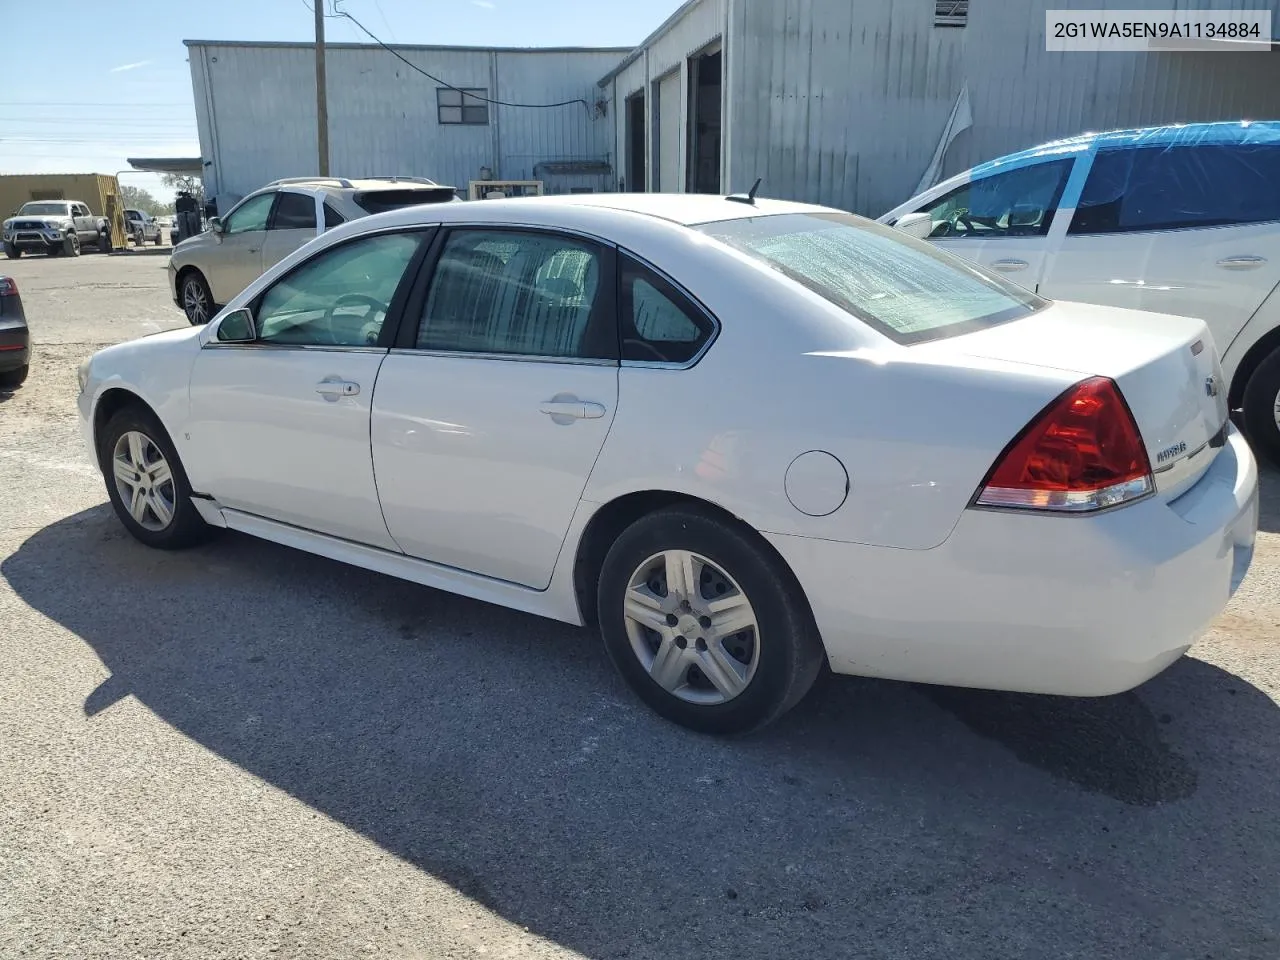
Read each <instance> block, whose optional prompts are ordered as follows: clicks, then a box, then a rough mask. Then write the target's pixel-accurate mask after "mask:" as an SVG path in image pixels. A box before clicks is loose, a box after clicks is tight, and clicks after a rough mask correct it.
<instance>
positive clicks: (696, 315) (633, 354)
mask: <svg viewBox="0 0 1280 960" xmlns="http://www.w3.org/2000/svg"><path fill="white" fill-rule="evenodd" d="M619 267H620V270H621V272H620V275H619V283H620V288H621V293H622V296H621V298H620V300H621V302H620V306H621V312H620V315H619V325H620V331H621V337H622V359H623V360H627V361H631V362H633V363H636V362H638V363H675V364H684V363H688V362H689V361H690V360H692V359H693V358H694V357H696V356H697V355H698V353H699V351H701V350H702V347H703V345H704V344H705V343H706V342H707V341H708V340H709V339H710V338H711V336H712V334H713V333H714V332H715V328H714V327H713V326H712V324H711V321H710V320H708V319H707V317H706V316H705V315H704V314H703V313H702V312H701V311H700V310H699V309H698V308H697V307H695V306H694V305H693V304H692V303H690V302H689V298H688V297H686V296H684V294H682V293H680V291H678V290H677V289H676V288H675V287H673V286H672V285H671V284H670V283H668V282H667V281H666V280H665V279H663V278H662V277H660V276H658V275H657V274H656V273H654V272H653V271H652V270H650V269H649V268H648V267H646V266H644V265H643V264H641V263H638V262H636V261H635V260H633V259H631V258H630V257H628V256H626V255H625V254H624V255H622V256H621V257H620V261H619Z"/></svg>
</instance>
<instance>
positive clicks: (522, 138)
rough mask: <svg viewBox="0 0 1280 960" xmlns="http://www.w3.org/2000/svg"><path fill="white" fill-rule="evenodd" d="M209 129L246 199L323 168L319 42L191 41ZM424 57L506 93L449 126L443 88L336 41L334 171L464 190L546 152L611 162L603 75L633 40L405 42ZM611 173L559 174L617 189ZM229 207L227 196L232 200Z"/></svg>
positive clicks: (508, 174)
mask: <svg viewBox="0 0 1280 960" xmlns="http://www.w3.org/2000/svg"><path fill="white" fill-rule="evenodd" d="M187 46H188V52H189V59H190V63H191V75H192V84H193V87H194V92H195V102H196V119H197V128H198V130H199V135H200V146H201V152H202V155H203V157H204V160H205V161H206V162H207V163H208V166H206V168H205V169H206V186H207V189H208V192H209V193H210V194H212V195H214V196H219V197H227V198H234V197H236V196H243V195H244V194H246V193H248V192H249V191H251V190H254V189H256V188H258V187H260V186H262V185H263V184H264V183H267V182H269V181H270V180H273V179H276V178H279V177H291V176H307V175H312V174H315V173H316V172H317V170H318V162H319V161H318V157H317V146H316V102H315V51H314V47H313V46H312V45H311V44H272V43H217V42H204V41H188V42H187ZM396 50H397V52H398V53H400V54H401V55H402V56H404V57H405V58H406V59H407V60H409V61H410V62H411V63H413V64H414V65H415V66H417V67H419V68H420V69H422V70H425V71H427V72H428V73H430V74H432V75H434V76H436V77H439V78H441V79H442V80H444V81H446V82H447V83H449V84H452V85H454V86H458V87H478V88H484V89H486V90H488V91H489V93H488V96H489V97H490V98H492V99H496V100H505V101H509V102H514V103H535V104H545V103H554V102H559V101H567V100H575V99H578V100H582V101H584V102H582V103H572V104H568V105H566V106H563V107H556V108H551V109H536V110H535V109H526V108H517V107H500V106H496V105H490V108H489V123H488V124H487V125H485V126H479V125H476V126H468V125H461V124H440V123H439V122H438V119H437V110H436V90H437V88H438V87H439V86H440V84H438V83H436V82H435V81H433V80H430V79H428V78H427V77H425V76H423V75H422V74H420V73H417V72H416V71H415V70H412V69H410V68H409V67H408V66H406V65H405V64H404V63H402V62H401V61H400V60H398V59H396V57H394V56H393V55H392V54H390V53H388V52H387V51H385V50H383V49H381V48H379V47H372V46H363V45H354V44H331V45H329V47H328V49H327V52H326V61H327V80H328V83H327V87H328V97H329V104H328V106H329V169H330V172H331V173H332V174H333V175H335V176H347V177H360V176H372V175H394V174H398V175H402V176H423V177H428V178H430V179H432V180H436V181H438V182H440V183H448V184H451V185H453V186H455V187H457V188H458V189H459V190H464V191H465V189H466V187H467V183H468V181H470V180H474V179H477V178H478V177H479V175H480V169H481V168H482V167H488V168H489V169H490V170H491V171H492V173H493V175H494V177H497V178H504V179H531V178H533V173H532V171H533V168H534V166H535V165H536V164H537V163H540V162H544V161H563V160H595V161H608V162H612V159H613V158H612V149H613V135H612V123H611V121H609V120H608V119H607V109H608V105H607V104H601V103H600V102H599V101H601V100H602V99H604V98H603V92H602V91H601V90H600V89H599V87H598V86H597V84H596V81H597V79H598V78H599V77H600V75H601V74H602V73H603V72H605V71H607V70H609V69H610V68H611V67H613V66H614V65H615V64H617V63H618V62H619V60H621V58H622V57H623V55H624V54H625V52H626V51H624V50H578V49H558V50H491V49H482V48H467V47H453V48H450V47H396ZM611 181H612V177H598V176H597V177H595V178H588V179H587V180H585V181H584V180H583V179H582V178H570V179H568V180H566V181H565V183H563V184H560V183H551V182H549V183H548V187H549V189H552V190H554V189H559V188H564V189H567V188H568V186H569V185H573V186H580V185H583V184H584V183H586V184H587V185H592V186H595V187H596V188H597V189H603V188H605V187H607V186H609V184H610V182H611ZM220 205H221V202H220Z"/></svg>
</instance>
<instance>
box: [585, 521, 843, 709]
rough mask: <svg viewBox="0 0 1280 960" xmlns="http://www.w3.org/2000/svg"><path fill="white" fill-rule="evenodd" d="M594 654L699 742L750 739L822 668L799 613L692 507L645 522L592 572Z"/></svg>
mask: <svg viewBox="0 0 1280 960" xmlns="http://www.w3.org/2000/svg"><path fill="white" fill-rule="evenodd" d="M597 593H598V596H597V609H598V613H599V620H600V630H601V634H602V636H603V638H604V644H605V649H606V650H607V651H608V653H609V657H610V659H611V660H612V661H613V663H614V665H615V666H616V667H617V668H618V671H619V672H620V673H621V674H622V676H623V678H624V679H625V680H626V681H627V684H628V685H629V686H630V687H631V689H632V690H633V691H634V692H635V693H636V694H637V695H638V696H639V697H640V699H641V700H643V701H644V702H645V703H647V704H648V705H649V706H650V707H652V708H653V709H654V710H655V711H656V712H657V713H659V714H661V715H662V716H663V717H666V718H667V719H668V720H671V721H674V722H675V723H678V724H680V725H682V726H685V727H689V728H690V729H693V730H697V731H700V732H703V733H715V734H734V733H746V732H748V731H751V730H755V729H759V728H760V727H763V726H765V725H766V724H768V723H771V722H772V721H774V720H776V719H777V718H778V717H780V716H782V714H784V713H785V712H786V711H787V710H789V709H791V708H792V707H793V706H795V705H796V704H797V703H798V702H799V701H800V699H801V698H802V697H803V696H804V695H805V693H807V692H808V690H809V688H810V687H811V686H812V685H813V682H814V680H815V679H816V678H817V676H818V672H819V670H820V669H821V667H822V661H823V656H824V651H823V646H822V641H821V638H820V637H819V635H818V630H817V627H816V625H815V624H814V622H813V615H812V614H811V612H810V611H809V606H808V603H807V602H806V600H805V598H804V595H803V593H802V591H801V589H800V586H799V584H798V583H796V581H795V578H794V576H793V575H792V574H791V572H790V570H788V569H787V568H786V567H785V565H784V564H783V563H782V561H781V560H780V559H779V558H778V557H777V556H776V555H775V554H773V552H772V551H771V550H769V548H768V545H767V544H765V543H763V542H762V541H760V540H759V538H758V537H756V536H755V535H754V534H753V533H752V532H751V531H748V530H744V529H743V528H741V527H739V526H738V525H736V524H734V523H733V522H731V521H728V520H725V519H722V518H721V517H719V516H717V515H715V514H713V513H711V512H710V511H703V510H700V509H697V508H693V507H681V508H673V509H669V510H662V511H658V512H656V513H653V514H650V515H648V516H646V517H643V518H641V519H640V520H637V521H636V522H635V523H633V524H632V525H631V526H630V527H628V528H627V529H626V530H625V531H623V533H622V534H621V536H619V537H618V539H617V540H616V541H615V542H614V544H613V546H612V547H611V548H610V550H609V553H608V555H607V556H606V557H605V561H604V565H603V567H602V568H601V571H600V581H599V585H598V590H597Z"/></svg>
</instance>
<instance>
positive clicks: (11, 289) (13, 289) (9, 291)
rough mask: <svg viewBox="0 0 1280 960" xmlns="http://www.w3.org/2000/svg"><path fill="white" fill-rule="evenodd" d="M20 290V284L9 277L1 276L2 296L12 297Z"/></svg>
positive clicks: (0, 295)
mask: <svg viewBox="0 0 1280 960" xmlns="http://www.w3.org/2000/svg"><path fill="white" fill-rule="evenodd" d="M17 292H18V285H17V284H16V283H14V282H13V280H11V279H10V278H9V277H0V297H11V296H13V295H14V294H16V293H17Z"/></svg>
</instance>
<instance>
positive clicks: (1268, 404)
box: [1242, 350, 1280, 466]
mask: <svg viewBox="0 0 1280 960" xmlns="http://www.w3.org/2000/svg"><path fill="white" fill-rule="evenodd" d="M1278 404H1280V350H1275V351H1273V352H1272V353H1271V354H1270V355H1269V356H1268V357H1267V358H1266V359H1264V360H1263V361H1262V362H1261V363H1260V364H1258V366H1257V368H1256V369H1255V370H1254V371H1253V375H1252V376H1251V377H1249V382H1248V383H1247V384H1245V388H1244V399H1243V403H1242V405H1243V407H1244V430H1245V433H1246V434H1248V436H1249V442H1250V443H1251V444H1252V445H1253V448H1254V449H1255V450H1257V451H1258V452H1259V453H1261V454H1263V455H1264V456H1266V458H1267V459H1268V460H1270V461H1271V463H1272V464H1274V465H1276V466H1280V423H1278V422H1277V418H1278V417H1280V410H1278V409H1277V405H1278Z"/></svg>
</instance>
